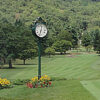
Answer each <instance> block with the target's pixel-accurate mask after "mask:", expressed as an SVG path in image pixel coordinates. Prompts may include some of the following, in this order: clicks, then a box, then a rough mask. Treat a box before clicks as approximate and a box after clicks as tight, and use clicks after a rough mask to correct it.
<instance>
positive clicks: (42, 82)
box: [27, 75, 51, 88]
mask: <svg viewBox="0 0 100 100" xmlns="http://www.w3.org/2000/svg"><path fill="white" fill-rule="evenodd" d="M50 86H51V81H50V77H49V76H48V75H44V76H42V77H41V78H40V79H39V80H38V77H34V78H32V80H31V81H30V82H28V83H27V87H29V88H38V87H41V88H43V87H50Z"/></svg>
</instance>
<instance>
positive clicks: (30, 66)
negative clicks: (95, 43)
mask: <svg viewBox="0 0 100 100" xmlns="http://www.w3.org/2000/svg"><path fill="white" fill-rule="evenodd" d="M37 61H38V58H35V59H33V60H27V61H26V65H23V64H22V61H21V60H16V61H14V62H13V67H14V68H13V69H7V67H8V65H5V66H3V68H2V69H0V76H1V77H2V78H7V79H9V80H11V81H13V80H16V79H31V78H32V77H34V76H37V70H38V62H37ZM99 61H100V56H99V55H97V54H79V53H76V54H73V55H55V56H51V58H49V57H47V56H44V57H42V75H45V74H46V75H49V76H50V77H51V78H52V79H53V81H52V86H51V87H50V88H36V89H34V88H33V89H29V88H27V87H26V85H18V86H14V87H13V88H10V89H2V90H0V100H100V95H99V93H100V84H99V83H100V80H99V79H100V62H99Z"/></svg>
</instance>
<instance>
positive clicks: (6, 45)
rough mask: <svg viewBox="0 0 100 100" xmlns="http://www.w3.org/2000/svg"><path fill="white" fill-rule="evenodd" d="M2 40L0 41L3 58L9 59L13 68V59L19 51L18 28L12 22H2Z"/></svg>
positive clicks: (10, 66)
mask: <svg viewBox="0 0 100 100" xmlns="http://www.w3.org/2000/svg"><path fill="white" fill-rule="evenodd" d="M0 30H1V32H0V35H1V39H0V40H1V42H0V48H1V50H0V52H1V54H2V57H3V59H4V60H5V59H6V60H7V61H8V63H9V68H12V59H14V58H15V55H16V54H17V52H18V48H17V43H18V34H17V32H16V28H15V27H14V25H12V24H11V23H1V28H0Z"/></svg>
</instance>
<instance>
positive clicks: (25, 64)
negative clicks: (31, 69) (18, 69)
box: [14, 64, 37, 66]
mask: <svg viewBox="0 0 100 100" xmlns="http://www.w3.org/2000/svg"><path fill="white" fill-rule="evenodd" d="M14 65H24V66H26V65H37V64H14Z"/></svg>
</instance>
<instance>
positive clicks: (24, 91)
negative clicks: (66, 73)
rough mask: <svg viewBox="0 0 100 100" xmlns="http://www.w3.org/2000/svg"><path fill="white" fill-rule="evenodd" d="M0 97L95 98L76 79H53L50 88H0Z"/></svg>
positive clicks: (26, 99)
mask: <svg viewBox="0 0 100 100" xmlns="http://www.w3.org/2000/svg"><path fill="white" fill-rule="evenodd" d="M0 97H1V99H0V100H2V99H3V100H6V98H7V100H18V99H19V100H96V99H95V98H94V97H93V96H92V95H91V94H90V93H89V92H88V91H87V90H86V89H85V88H83V86H82V85H81V84H80V82H79V81H77V80H72V81H54V82H53V86H52V87H50V88H38V89H37V88H36V89H34V88H33V89H29V88H27V87H26V86H25V85H23V86H15V87H14V88H12V89H3V90H1V91H0Z"/></svg>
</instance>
